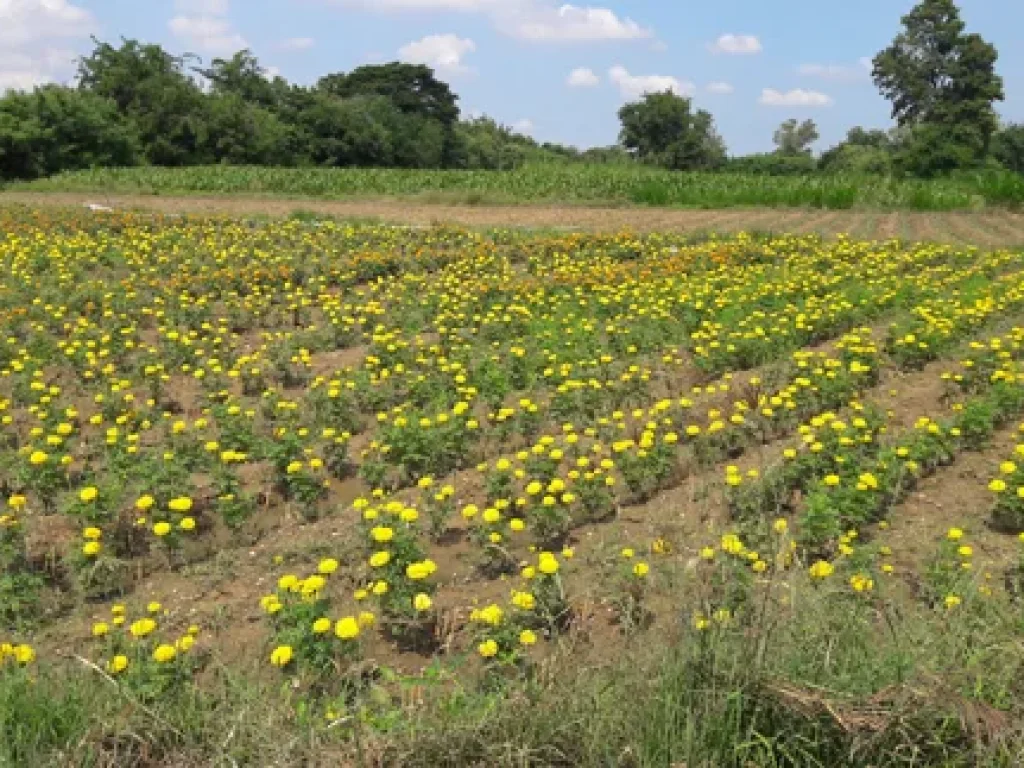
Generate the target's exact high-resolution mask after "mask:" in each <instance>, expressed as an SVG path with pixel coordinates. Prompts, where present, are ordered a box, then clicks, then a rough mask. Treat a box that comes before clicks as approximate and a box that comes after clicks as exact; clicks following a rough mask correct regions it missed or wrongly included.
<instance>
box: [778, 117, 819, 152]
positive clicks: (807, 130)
mask: <svg viewBox="0 0 1024 768" xmlns="http://www.w3.org/2000/svg"><path fill="white" fill-rule="evenodd" d="M820 137H821V134H819V133H818V126H817V125H815V124H814V121H813V120H804V121H803V122H802V123H801V122H799V121H797V120H795V119H792V118H791V119H789V120H787V121H786V122H784V123H783V124H782V125H780V126H779V128H778V130H777V131H775V135H774V136H772V141H773V142H774V143H775V146H776V147H777V148H778V151H779V152H780V153H782V154H784V155H798V154H807V155H809V154H810V153H811V144H813V143H814V142H816V141H817V140H818V139H819V138H820Z"/></svg>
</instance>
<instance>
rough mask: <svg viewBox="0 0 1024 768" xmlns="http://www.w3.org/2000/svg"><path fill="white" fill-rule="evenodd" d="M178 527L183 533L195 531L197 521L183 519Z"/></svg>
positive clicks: (191, 518) (190, 518) (189, 518)
mask: <svg viewBox="0 0 1024 768" xmlns="http://www.w3.org/2000/svg"><path fill="white" fill-rule="evenodd" d="M178 527H179V528H181V530H183V531H194V530H195V528H196V519H195V518H194V517H183V518H181V522H180V523H178Z"/></svg>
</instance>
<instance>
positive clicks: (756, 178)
mask: <svg viewBox="0 0 1024 768" xmlns="http://www.w3.org/2000/svg"><path fill="white" fill-rule="evenodd" d="M9 187H10V188H11V189H13V190H39V191H50V192H54V191H57V192H59V191H85V192H95V193H101V192H102V193H109V194H155V195H161V194H162V195H171V194H228V195H231V194H233V195H239V194H241V195H270V196H275V195H276V196H282V195H284V196H300V197H309V198H326V199H344V198H373V197H393V196H398V197H413V198H417V199H420V200H424V201H428V202H440V203H446V202H451V203H464V204H471V205H486V204H493V203H548V204H551V203H558V204H565V203H573V204H585V203H590V204H602V205H629V204H637V205H645V206H670V207H685V208H701V209H719V208H733V207H737V206H740V207H754V206H773V207H779V208H788V207H797V208H824V209H848V208H858V209H875V210H918V211H953V210H977V209H983V208H995V209H999V208H1007V207H1008V208H1014V209H1019V208H1020V207H1021V206H1022V205H1024V178H1022V177H1021V176H1020V175H1019V174H1015V173H1011V172H1008V171H976V172H964V173H961V174H959V175H956V176H953V177H950V178H937V179H914V178H907V179H895V178H891V177H885V176H860V175H851V174H848V173H836V174H820V173H819V174H810V175H796V176H768V175H757V174H750V173H721V172H719V173H700V172H689V173H684V172H679V171H670V170H664V169H659V168H654V167H650V166H644V165H639V164H630V165H614V164H613V165H580V164H564V165H560V164H556V163H547V164H544V163H537V164H527V165H524V166H523V167H521V168H517V169H515V170H512V171H462V170H419V169H396V168H390V169H388V168H270V167H239V166H227V165H218V166H206V167H192V168H96V169H92V170H86V171H76V172H69V173H62V174H58V175H56V176H52V177H50V178H45V179H39V180H37V181H34V182H30V183H27V184H19V183H12V184H10V185H9Z"/></svg>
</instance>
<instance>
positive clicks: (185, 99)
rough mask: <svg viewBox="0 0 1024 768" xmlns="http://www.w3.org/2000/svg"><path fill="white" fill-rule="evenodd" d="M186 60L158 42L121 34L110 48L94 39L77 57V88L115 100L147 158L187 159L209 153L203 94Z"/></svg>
mask: <svg viewBox="0 0 1024 768" xmlns="http://www.w3.org/2000/svg"><path fill="white" fill-rule="evenodd" d="M185 62H186V59H184V58H178V57H175V56H172V55H171V54H169V53H167V52H166V51H165V50H164V49H163V48H161V47H160V46H159V45H151V44H150V45H140V44H139V43H138V42H137V41H135V40H125V41H123V43H122V44H121V47H120V48H115V47H114V46H112V45H110V44H109V43H100V42H98V41H97V42H96V48H95V49H94V50H93V52H92V53H91V54H89V55H88V56H85V57H83V58H82V59H81V61H80V62H79V67H78V76H79V89H80V90H82V91H85V92H88V93H92V94H95V95H97V96H101V97H104V98H106V99H110V100H111V101H113V102H114V104H115V105H116V106H117V110H118V112H120V113H121V114H122V115H124V116H125V118H127V121H128V123H129V124H130V125H132V126H134V128H135V131H136V132H137V134H138V136H139V139H140V141H141V144H142V148H143V152H144V154H145V158H146V160H148V161H149V162H151V163H153V164H154V165H192V164H195V163H198V162H202V161H203V160H206V159H208V156H207V155H206V154H205V152H204V144H205V142H206V137H207V135H208V126H207V125H206V121H205V115H204V111H205V110H204V107H205V100H204V97H203V94H202V92H201V91H200V90H199V86H198V84H197V83H196V82H195V81H194V80H193V79H192V78H191V77H189V76H188V74H187V73H186V72H185V70H184V65H185Z"/></svg>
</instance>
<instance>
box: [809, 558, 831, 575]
mask: <svg viewBox="0 0 1024 768" xmlns="http://www.w3.org/2000/svg"><path fill="white" fill-rule="evenodd" d="M833 571H835V567H834V566H833V565H832V563H830V562H828V561H827V560H818V561H817V562H816V563H814V565H812V566H811V567H810V568H809V569H808V573H810V575H811V578H814V579H827V578H828V577H829V576H831V575H832V573H833Z"/></svg>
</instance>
